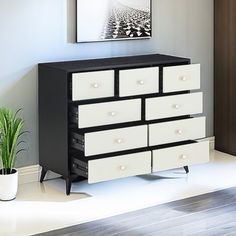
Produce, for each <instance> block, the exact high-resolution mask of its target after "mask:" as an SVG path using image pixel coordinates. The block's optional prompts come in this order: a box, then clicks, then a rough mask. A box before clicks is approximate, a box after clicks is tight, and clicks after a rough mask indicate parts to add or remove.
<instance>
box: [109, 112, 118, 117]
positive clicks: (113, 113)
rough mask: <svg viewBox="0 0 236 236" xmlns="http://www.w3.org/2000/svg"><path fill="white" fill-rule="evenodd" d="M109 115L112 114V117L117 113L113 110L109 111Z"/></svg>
mask: <svg viewBox="0 0 236 236" xmlns="http://www.w3.org/2000/svg"><path fill="white" fill-rule="evenodd" d="M109 115H110V116H112V117H114V116H116V115H117V112H115V111H111V112H110V113H109Z"/></svg>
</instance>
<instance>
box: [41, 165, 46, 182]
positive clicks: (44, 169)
mask: <svg viewBox="0 0 236 236" xmlns="http://www.w3.org/2000/svg"><path fill="white" fill-rule="evenodd" d="M46 174H47V169H46V168H45V167H42V171H41V176H40V183H42V182H43V180H44V178H45V175H46Z"/></svg>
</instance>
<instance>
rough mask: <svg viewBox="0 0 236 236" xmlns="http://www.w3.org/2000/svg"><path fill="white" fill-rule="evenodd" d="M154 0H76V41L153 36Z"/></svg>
mask: <svg viewBox="0 0 236 236" xmlns="http://www.w3.org/2000/svg"><path fill="white" fill-rule="evenodd" d="M151 33H152V29H151V0H77V41H78V42H89V41H103V40H119V39H138V38H150V37H151Z"/></svg>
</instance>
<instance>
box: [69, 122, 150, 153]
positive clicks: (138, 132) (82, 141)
mask: <svg viewBox="0 0 236 236" xmlns="http://www.w3.org/2000/svg"><path fill="white" fill-rule="evenodd" d="M71 145H72V147H73V148H76V149H79V150H81V151H83V152H84V155H85V156H92V155H99V154H104V153H110V152H118V151H123V150H128V149H135V148H141V147H146V146H147V125H141V126H134V127H128V128H121V129H112V130H105V131H98V132H91V133H85V134H84V135H81V134H76V133H72V140H71Z"/></svg>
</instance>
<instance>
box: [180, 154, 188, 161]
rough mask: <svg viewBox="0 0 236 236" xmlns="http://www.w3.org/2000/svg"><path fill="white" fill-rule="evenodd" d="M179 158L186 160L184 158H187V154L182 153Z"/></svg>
mask: <svg viewBox="0 0 236 236" xmlns="http://www.w3.org/2000/svg"><path fill="white" fill-rule="evenodd" d="M180 159H181V160H186V159H188V156H187V155H184V154H182V155H180Z"/></svg>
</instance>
